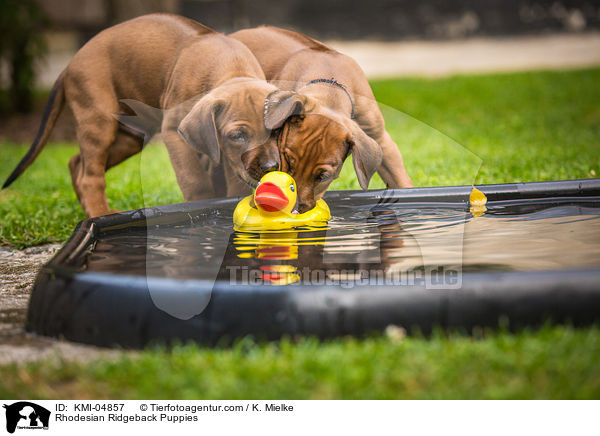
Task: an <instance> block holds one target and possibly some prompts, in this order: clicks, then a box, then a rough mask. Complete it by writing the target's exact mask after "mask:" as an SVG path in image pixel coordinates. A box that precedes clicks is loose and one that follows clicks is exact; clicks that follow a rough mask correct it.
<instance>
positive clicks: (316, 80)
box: [304, 79, 354, 119]
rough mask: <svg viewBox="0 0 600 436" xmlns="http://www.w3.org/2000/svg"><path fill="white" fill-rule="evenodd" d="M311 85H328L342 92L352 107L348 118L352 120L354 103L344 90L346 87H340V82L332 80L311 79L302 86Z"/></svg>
mask: <svg viewBox="0 0 600 436" xmlns="http://www.w3.org/2000/svg"><path fill="white" fill-rule="evenodd" d="M313 83H329V84H330V85H334V86H337V87H338V88H340V89H341V90H342V91H344V92H345V93H346V95H347V96H348V98H349V99H350V105H351V106H352V111H351V113H350V118H351V119H354V101H353V100H352V96H351V95H350V93H349V92H348V90H347V89H346V87H345V86H344V85H342V84H341V83H340V82H338V81H336V80H333V79H313V80H311V81H310V82H308V83H307V84H306V85H304V86H308V85H312V84H313Z"/></svg>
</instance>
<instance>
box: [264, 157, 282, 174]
mask: <svg viewBox="0 0 600 436" xmlns="http://www.w3.org/2000/svg"><path fill="white" fill-rule="evenodd" d="M260 169H261V171H262V172H263V173H268V172H270V171H277V170H278V169H279V162H277V161H276V160H274V159H269V160H266V161H264V162H261V163H260Z"/></svg>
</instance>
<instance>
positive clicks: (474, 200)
mask: <svg viewBox="0 0 600 436" xmlns="http://www.w3.org/2000/svg"><path fill="white" fill-rule="evenodd" d="M486 203H487V197H486V196H485V194H484V193H483V192H481V191H480V190H479V189H477V188H476V187H475V186H473V190H472V191H471V195H469V204H470V205H471V208H470V212H471V213H472V214H473V216H475V217H478V216H481V215H483V214H484V213H485V211H486V210H487V207H485V204H486Z"/></svg>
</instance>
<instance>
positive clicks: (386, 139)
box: [229, 26, 413, 212]
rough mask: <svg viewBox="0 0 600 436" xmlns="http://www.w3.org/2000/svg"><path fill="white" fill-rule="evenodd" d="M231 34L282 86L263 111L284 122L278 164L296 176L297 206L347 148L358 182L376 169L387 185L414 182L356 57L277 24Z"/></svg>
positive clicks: (323, 186)
mask: <svg viewBox="0 0 600 436" xmlns="http://www.w3.org/2000/svg"><path fill="white" fill-rule="evenodd" d="M229 36H231V37H232V38H235V39H237V40H239V41H242V42H243V43H244V44H246V45H247V46H248V47H249V48H250V50H252V52H253V53H254V55H255V56H256V58H257V59H258V61H259V63H260V65H261V67H262V68H263V71H264V72H265V75H266V77H267V80H269V81H272V82H273V83H275V84H276V85H277V86H278V87H279V88H280V89H282V91H279V92H275V93H274V94H271V95H270V96H269V98H268V100H269V101H267V104H266V107H267V108H270V107H271V106H270V105H272V104H273V105H276V108H274V109H273V110H271V111H269V113H267V114H266V115H265V123H266V126H267V128H270V129H276V128H282V130H281V133H280V137H279V146H280V151H281V170H282V171H286V172H289V173H290V174H291V175H292V176H293V177H294V179H295V180H296V184H297V186H298V202H299V203H298V209H299V212H304V211H306V210H309V209H311V208H313V207H314V205H315V202H316V200H318V199H319V198H321V196H322V195H323V194H324V192H325V191H326V190H327V187H328V186H329V184H330V183H331V182H332V181H333V179H335V178H336V177H337V176H338V175H339V172H340V170H341V168H342V164H343V162H344V160H345V159H346V157H347V156H348V155H349V154H352V155H353V162H354V168H355V170H356V174H357V176H358V180H359V182H360V186H361V187H362V188H363V189H367V187H368V184H369V180H370V178H371V176H372V175H373V173H374V172H375V171H377V172H378V173H379V174H380V175H381V178H382V179H383V181H384V182H385V183H387V185H388V186H389V187H391V188H408V187H412V186H413V185H412V182H411V180H410V177H409V176H408V174H407V172H406V169H405V168H404V163H403V160H402V155H401V154H400V151H399V150H398V146H397V145H396V144H395V143H394V141H393V140H392V138H391V137H390V135H389V134H388V133H387V132H386V130H385V125H384V120H383V116H382V114H381V112H380V110H379V108H378V107H377V103H376V101H375V98H374V96H373V92H372V91H371V87H370V86H369V84H368V82H367V79H366V78H365V76H364V73H363V72H362V70H361V69H360V67H359V66H358V64H356V62H354V61H353V60H352V59H351V58H349V57H348V56H345V55H343V54H341V53H338V52H336V51H335V50H333V49H331V48H329V47H327V46H326V45H324V44H322V43H320V42H318V41H316V40H314V39H312V38H309V37H307V36H305V35H302V34H300V33H297V32H292V31H289V30H284V29H279V28H276V27H270V26H264V27H258V28H255V29H246V30H240V31H238V32H235V33H233V34H231V35H229ZM290 91H293V92H290ZM287 117H290V118H289V120H288V121H287V122H285V120H286V119H287Z"/></svg>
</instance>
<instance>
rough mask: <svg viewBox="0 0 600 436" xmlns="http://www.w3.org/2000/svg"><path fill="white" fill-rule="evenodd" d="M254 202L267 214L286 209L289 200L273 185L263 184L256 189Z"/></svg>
mask: <svg viewBox="0 0 600 436" xmlns="http://www.w3.org/2000/svg"><path fill="white" fill-rule="evenodd" d="M254 202H255V203H256V205H257V206H258V207H260V208H261V209H263V210H266V211H267V212H277V211H280V210H281V209H283V208H284V207H286V206H287V205H288V203H289V202H290V200H289V199H288V198H287V197H286V196H285V194H284V193H283V191H282V190H281V189H280V188H279V186H277V185H276V184H275V183H271V182H264V183H261V184H260V185H258V188H256V192H255V194H254Z"/></svg>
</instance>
